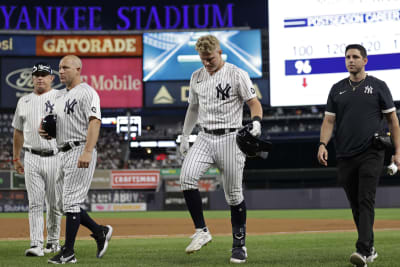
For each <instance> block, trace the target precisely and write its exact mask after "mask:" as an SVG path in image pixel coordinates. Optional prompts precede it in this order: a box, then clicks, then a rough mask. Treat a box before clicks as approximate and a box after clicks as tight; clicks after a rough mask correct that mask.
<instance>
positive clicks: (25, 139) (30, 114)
mask: <svg viewBox="0 0 400 267" xmlns="http://www.w3.org/2000/svg"><path fill="white" fill-rule="evenodd" d="M53 80H54V76H53V71H52V69H51V67H50V65H48V64H47V63H37V64H35V65H34V66H33V69H32V81H33V88H34V89H33V92H32V93H31V94H28V95H25V96H23V97H21V98H20V99H19V101H18V104H17V108H16V110H15V115H14V119H13V122H12V126H13V127H14V137H13V141H14V142H13V162H14V168H15V170H16V171H17V172H18V173H19V174H25V185H26V190H27V192H28V199H29V230H30V239H31V247H30V248H29V249H27V250H26V251H25V255H26V256H44V253H50V252H57V251H59V250H60V246H59V238H60V223H61V216H62V213H61V211H60V210H59V209H57V206H56V205H55V203H56V195H55V194H56V193H55V192H56V191H55V179H56V170H57V166H58V158H57V145H56V142H55V140H45V139H42V138H40V136H39V134H38V128H39V124H40V121H41V120H42V118H43V117H44V116H45V115H47V114H51V113H53V112H54V103H55V100H56V97H57V95H58V94H59V92H58V90H53V89H52V88H51V84H52V82H53ZM22 149H23V150H25V159H24V164H25V166H24V165H23V164H22V162H21V160H20V154H21V150H22ZM44 201H46V209H47V213H46V226H47V245H46V248H45V249H43V228H44V222H43V203H44Z"/></svg>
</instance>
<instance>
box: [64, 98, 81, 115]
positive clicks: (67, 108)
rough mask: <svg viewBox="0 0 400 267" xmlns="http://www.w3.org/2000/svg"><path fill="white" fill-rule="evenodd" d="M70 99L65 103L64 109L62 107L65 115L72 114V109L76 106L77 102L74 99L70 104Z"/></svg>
mask: <svg viewBox="0 0 400 267" xmlns="http://www.w3.org/2000/svg"><path fill="white" fill-rule="evenodd" d="M70 100H71V99H68V100H67V101H66V102H65V107H64V112H66V113H67V114H70V113H71V112H72V113H73V112H74V107H75V105H76V104H78V101H76V99H74V100H72V102H70Z"/></svg>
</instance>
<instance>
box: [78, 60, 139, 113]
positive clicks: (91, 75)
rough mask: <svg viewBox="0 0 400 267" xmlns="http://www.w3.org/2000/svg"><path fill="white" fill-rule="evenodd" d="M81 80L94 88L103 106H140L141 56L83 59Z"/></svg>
mask: <svg viewBox="0 0 400 267" xmlns="http://www.w3.org/2000/svg"><path fill="white" fill-rule="evenodd" d="M82 65H83V67H82V80H83V81H84V82H86V83H88V84H89V85H90V86H92V87H93V88H94V89H96V91H97V93H98V94H99V96H100V106H101V107H102V108H140V107H142V106H143V103H142V94H143V83H142V77H143V74H142V59H141V58H84V59H82Z"/></svg>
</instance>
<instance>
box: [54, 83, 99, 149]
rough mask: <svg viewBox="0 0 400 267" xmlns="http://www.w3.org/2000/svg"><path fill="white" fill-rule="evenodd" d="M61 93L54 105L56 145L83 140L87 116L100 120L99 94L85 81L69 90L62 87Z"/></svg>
mask: <svg viewBox="0 0 400 267" xmlns="http://www.w3.org/2000/svg"><path fill="white" fill-rule="evenodd" d="M61 94H62V95H61V97H59V98H58V99H57V101H56V105H55V110H56V114H57V145H58V146H62V145H63V144H65V143H66V142H72V141H82V142H85V141H86V136H87V131H88V126H89V118H90V117H96V118H98V119H99V120H101V110H100V98H99V95H98V94H97V92H96V91H95V90H94V89H93V88H92V87H91V86H90V85H88V84H87V83H80V84H79V85H77V86H75V87H74V88H72V89H70V90H67V89H63V90H61Z"/></svg>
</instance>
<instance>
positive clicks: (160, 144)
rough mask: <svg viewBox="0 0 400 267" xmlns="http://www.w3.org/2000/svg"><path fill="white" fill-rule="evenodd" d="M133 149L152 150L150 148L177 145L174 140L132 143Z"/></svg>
mask: <svg viewBox="0 0 400 267" xmlns="http://www.w3.org/2000/svg"><path fill="white" fill-rule="evenodd" d="M130 147H131V148H138V147H142V148H150V147H162V148H166V147H176V143H175V141H173V140H170V141H165V140H163V141H132V142H130Z"/></svg>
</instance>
